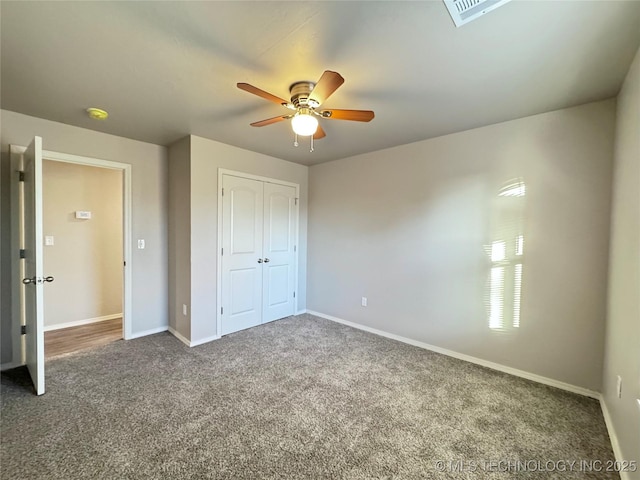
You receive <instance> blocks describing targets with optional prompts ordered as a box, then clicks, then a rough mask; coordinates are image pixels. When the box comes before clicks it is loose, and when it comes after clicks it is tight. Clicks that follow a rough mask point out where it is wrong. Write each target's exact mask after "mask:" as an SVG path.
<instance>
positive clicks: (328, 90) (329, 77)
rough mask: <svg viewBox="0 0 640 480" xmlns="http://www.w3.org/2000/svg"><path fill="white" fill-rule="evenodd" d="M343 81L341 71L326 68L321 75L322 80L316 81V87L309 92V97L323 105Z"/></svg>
mask: <svg viewBox="0 0 640 480" xmlns="http://www.w3.org/2000/svg"><path fill="white" fill-rule="evenodd" d="M343 83H344V78H342V76H341V75H340V74H339V73H337V72H332V71H331V70H326V71H325V72H324V73H323V74H322V76H321V77H320V80H318V83H316V86H315V87H314V89H313V90H312V91H311V93H310V94H309V99H310V100H315V101H316V102H318V105H321V104H322V103H324V101H325V100H326V99H327V98H329V97H330V96H331V94H332V93H333V92H335V91H336V90H337V89H338V87H339V86H340V85H342V84H343Z"/></svg>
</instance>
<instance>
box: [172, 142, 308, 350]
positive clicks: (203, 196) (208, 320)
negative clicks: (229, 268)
mask: <svg viewBox="0 0 640 480" xmlns="http://www.w3.org/2000/svg"><path fill="white" fill-rule="evenodd" d="M173 152H174V147H171V155H172V158H171V160H170V162H171V163H174V162H175V163H176V164H179V163H180V162H181V160H180V158H182V154H181V153H180V149H178V150H176V151H175V152H176V153H175V155H173ZM190 160H191V161H190V181H189V184H190V190H189V192H190V205H189V209H188V212H187V209H183V211H181V212H173V211H172V214H173V215H184V214H186V213H188V214H189V215H190V218H191V222H190V225H191V230H190V238H191V244H190V247H189V248H190V259H191V263H190V269H191V275H190V282H191V285H190V288H191V304H190V305H189V311H190V320H191V326H190V328H191V330H190V337H186V338H188V339H189V340H190V341H191V342H192V343H195V342H200V341H202V340H204V339H208V338H211V337H214V336H216V335H217V334H218V332H217V330H216V329H217V325H216V317H217V311H218V305H217V304H216V291H217V277H216V272H217V251H218V248H219V247H218V244H217V243H218V232H217V228H218V219H217V215H218V169H219V168H225V169H229V170H236V171H239V172H244V173H249V174H253V175H260V176H264V177H269V178H274V179H279V180H285V181H288V182H293V183H297V184H299V185H300V202H299V206H300V210H299V211H300V225H299V231H300V243H299V245H298V248H299V250H298V251H299V259H300V264H299V266H298V271H299V276H298V278H299V283H298V290H297V293H298V296H297V298H298V309H299V310H304V309H305V308H306V298H307V294H306V292H307V289H306V275H307V262H306V257H307V189H308V167H306V166H302V165H298V164H295V163H291V162H287V161H284V160H280V159H277V158H273V157H269V156H267V155H262V154H260V153H255V152H251V151H249V150H243V149H240V148H237V147H232V146H230V145H225V144H223V143H220V142H216V141H213V140H207V139H205V138H201V137H196V136H191V137H190ZM175 192H176V195H183V193H182V191H181V190H178V189H176V190H175ZM172 196H173V195H172ZM176 201H177V199H176ZM172 202H173V199H172ZM183 250H184V248H183ZM172 255H173V254H172ZM175 255H176V257H177V256H179V255H183V256H184V252H183V253H180V252H176V253H175ZM174 291H176V292H177V291H178V289H174ZM181 303H182V302H180V301H178V300H176V304H180V308H181ZM177 310H178V308H177V307H176V311H177ZM175 315H176V316H178V315H181V313H175Z"/></svg>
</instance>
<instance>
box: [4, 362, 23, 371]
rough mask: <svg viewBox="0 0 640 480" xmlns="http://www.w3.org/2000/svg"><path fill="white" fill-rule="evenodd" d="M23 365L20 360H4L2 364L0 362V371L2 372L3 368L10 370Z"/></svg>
mask: <svg viewBox="0 0 640 480" xmlns="http://www.w3.org/2000/svg"><path fill="white" fill-rule="evenodd" d="M23 365H24V363H21V362H14V361H11V362H6V363H3V364H0V371H2V372H4V371H5V370H11V369H12V368H17V367H21V366H23Z"/></svg>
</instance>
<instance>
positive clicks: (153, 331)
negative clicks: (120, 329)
mask: <svg viewBox="0 0 640 480" xmlns="http://www.w3.org/2000/svg"><path fill="white" fill-rule="evenodd" d="M166 331H167V327H157V328H152V329H150V330H144V331H143V332H137V333H132V334H131V336H130V337H128V338H125V340H133V339H134V338H140V337H146V336H147V335H154V334H156V333H162V332H166Z"/></svg>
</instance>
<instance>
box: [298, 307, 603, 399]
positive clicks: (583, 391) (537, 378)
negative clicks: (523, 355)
mask: <svg viewBox="0 0 640 480" xmlns="http://www.w3.org/2000/svg"><path fill="white" fill-rule="evenodd" d="M307 313H309V314H311V315H315V316H316V317H321V318H324V319H327V320H331V321H332V322H336V323H341V324H343V325H347V326H349V327H353V328H357V329H359V330H364V331H365V332H369V333H373V334H375V335H380V336H381V337H387V338H391V339H392V340H397V341H399V342H402V343H407V344H409V345H413V346H415V347H420V348H424V349H425V350H431V351H432V352H436V353H441V354H443V355H447V356H449V357H453V358H457V359H458V360H464V361H465V362H470V363H475V364H476V365H481V366H483V367H487V368H491V369H492V370H498V371H500V372H504V373H508V374H509V375H514V376H516V377H522V378H526V379H527V380H532V381H534V382H538V383H542V384H544V385H549V386H551V387H555V388H559V389H561V390H566V391H568V392H573V393H577V394H579V395H584V396H586V397H591V398H595V399H596V400H599V399H600V394H599V393H598V392H594V391H593V390H589V389H587V388H583V387H578V386H577V385H571V384H570V383H565V382H561V381H559V380H554V379H553V378H548V377H543V376H542V375H537V374H535V373H530V372H525V371H524V370H518V369H517V368H512V367H507V366H506V365H501V364H499V363H495V362H490V361H488V360H483V359H481V358H477V357H472V356H471V355H465V354H464V353H458V352H455V351H453V350H448V349H446V348H441V347H437V346H435V345H430V344H428V343H424V342H420V341H418V340H413V339H411V338H407V337H402V336H400V335H396V334H393V333H389V332H385V331H384V330H378V329H376V328H371V327H367V326H365V325H361V324H359V323H354V322H350V321H348V320H344V319H342V318H338V317H334V316H332V315H327V314H325V313H321V312H316V311H313V310H307Z"/></svg>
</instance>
